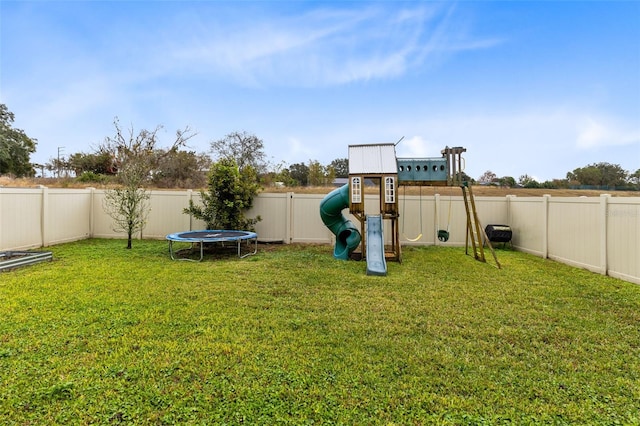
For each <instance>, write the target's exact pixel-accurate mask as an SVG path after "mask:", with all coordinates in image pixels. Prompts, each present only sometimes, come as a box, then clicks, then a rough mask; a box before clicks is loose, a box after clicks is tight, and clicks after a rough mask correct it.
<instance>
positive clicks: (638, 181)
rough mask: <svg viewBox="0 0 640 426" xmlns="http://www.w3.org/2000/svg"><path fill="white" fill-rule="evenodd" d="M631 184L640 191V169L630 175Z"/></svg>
mask: <svg viewBox="0 0 640 426" xmlns="http://www.w3.org/2000/svg"><path fill="white" fill-rule="evenodd" d="M629 182H630V183H631V184H633V185H635V186H636V188H638V189H640V169H638V170H636V171H635V172H634V173H633V174H630V175H629Z"/></svg>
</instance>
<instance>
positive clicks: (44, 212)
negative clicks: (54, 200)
mask: <svg viewBox="0 0 640 426" xmlns="http://www.w3.org/2000/svg"><path fill="white" fill-rule="evenodd" d="M40 190H41V191H42V204H41V209H40V237H41V243H42V244H41V247H47V246H48V245H49V239H50V236H49V188H47V187H46V186H44V185H40Z"/></svg>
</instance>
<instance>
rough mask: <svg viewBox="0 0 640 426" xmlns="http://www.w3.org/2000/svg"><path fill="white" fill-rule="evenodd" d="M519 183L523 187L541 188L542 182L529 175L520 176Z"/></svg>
mask: <svg viewBox="0 0 640 426" xmlns="http://www.w3.org/2000/svg"><path fill="white" fill-rule="evenodd" d="M518 183H519V184H520V186H522V187H523V188H540V183H539V182H538V181H537V180H535V179H534V178H533V177H531V176H529V175H522V176H520V178H519V179H518Z"/></svg>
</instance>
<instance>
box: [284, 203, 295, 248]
mask: <svg viewBox="0 0 640 426" xmlns="http://www.w3.org/2000/svg"><path fill="white" fill-rule="evenodd" d="M293 196H294V193H293V192H287V197H286V201H285V202H286V203H287V207H286V212H287V213H286V215H287V217H286V218H285V220H286V226H285V231H284V232H285V234H286V235H285V236H284V241H285V244H291V242H292V241H293V221H292V220H291V218H292V217H293V209H294V208H295V203H294V201H293Z"/></svg>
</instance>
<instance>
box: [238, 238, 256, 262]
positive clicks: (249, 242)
mask: <svg viewBox="0 0 640 426" xmlns="http://www.w3.org/2000/svg"><path fill="white" fill-rule="evenodd" d="M252 239H253V241H254V246H253V252H251V251H249V252H248V253H245V254H244V255H242V256H241V255H240V241H238V257H239V258H240V259H244V258H245V257H247V256H251V255H253V254H256V253H257V252H258V239H257V238H252ZM249 244H251V240H247V246H248V245H249Z"/></svg>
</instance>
